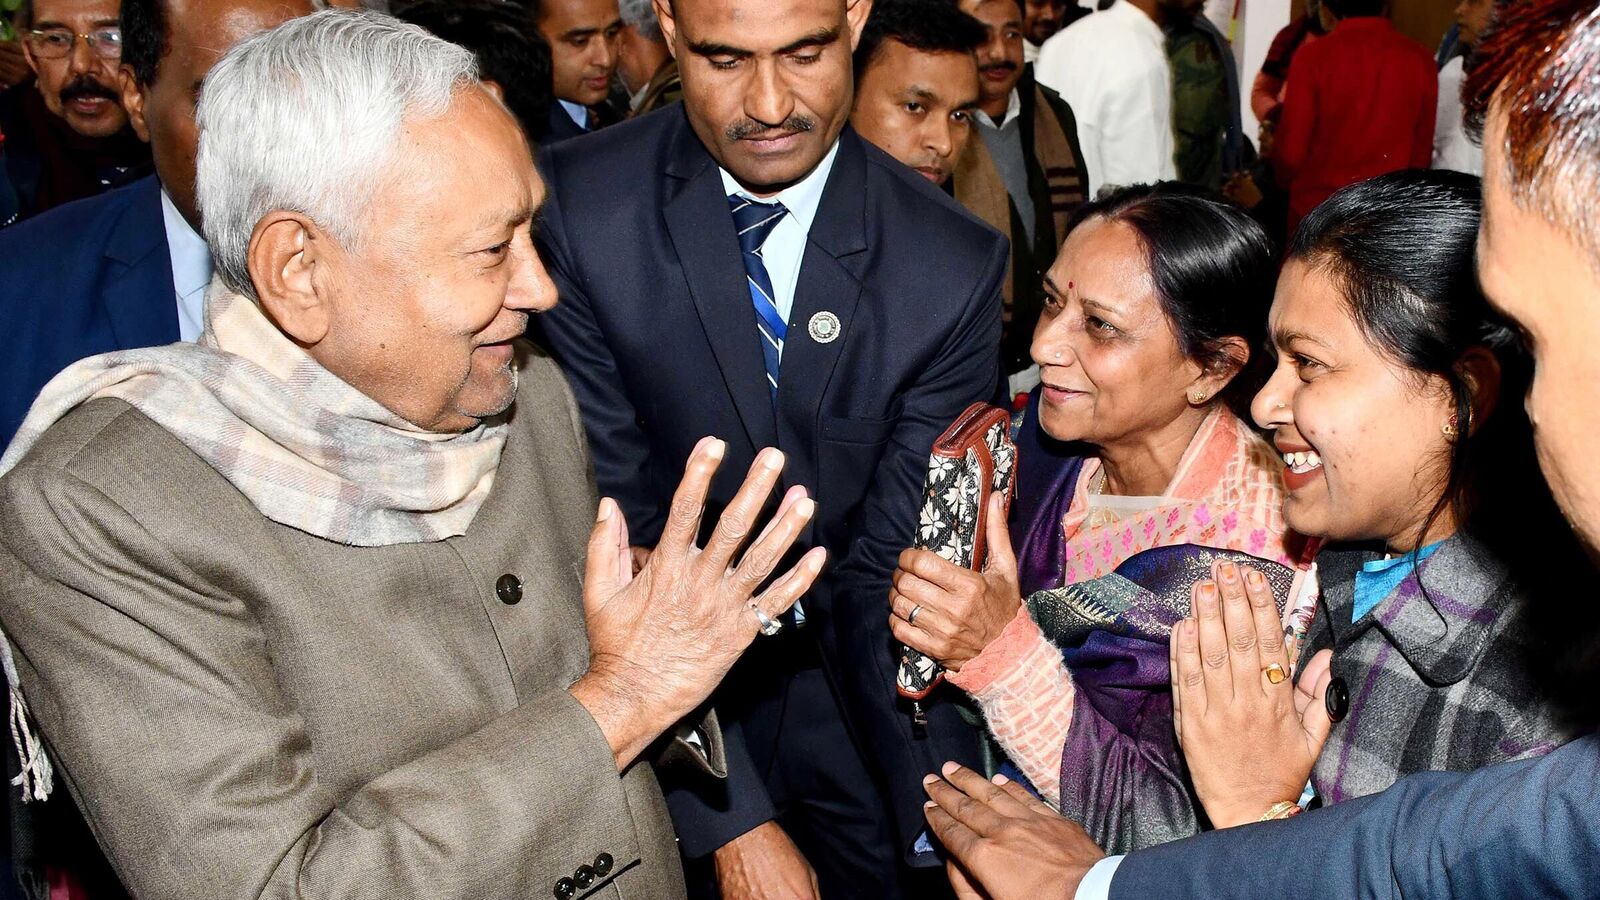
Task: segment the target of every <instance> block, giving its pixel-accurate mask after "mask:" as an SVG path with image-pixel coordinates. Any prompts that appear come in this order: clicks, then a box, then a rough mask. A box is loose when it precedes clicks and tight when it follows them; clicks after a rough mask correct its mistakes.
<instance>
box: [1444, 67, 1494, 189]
mask: <svg viewBox="0 0 1600 900" xmlns="http://www.w3.org/2000/svg"><path fill="white" fill-rule="evenodd" d="M1465 77H1466V72H1465V71H1464V68H1463V63H1462V57H1459V56H1458V57H1456V58H1455V59H1452V60H1450V61H1449V62H1447V63H1445V65H1444V68H1442V69H1440V70H1439V112H1438V118H1437V119H1435V120H1434V126H1433V167H1434V168H1435V169H1454V170H1455V171H1457V172H1466V173H1467V174H1469V175H1480V176H1481V175H1482V174H1483V148H1482V147H1479V146H1478V145H1477V144H1474V143H1473V142H1472V139H1471V138H1468V137H1467V130H1466V127H1465V126H1464V125H1463V124H1462V121H1461V82H1462V80H1463V79H1464V78H1465Z"/></svg>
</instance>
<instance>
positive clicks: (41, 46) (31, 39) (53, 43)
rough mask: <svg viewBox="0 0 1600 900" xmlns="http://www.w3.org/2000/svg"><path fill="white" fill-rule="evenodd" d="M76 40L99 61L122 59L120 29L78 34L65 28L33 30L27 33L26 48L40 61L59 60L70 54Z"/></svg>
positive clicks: (102, 29)
mask: <svg viewBox="0 0 1600 900" xmlns="http://www.w3.org/2000/svg"><path fill="white" fill-rule="evenodd" d="M78 38H83V40H84V43H86V44H88V45H89V49H90V50H91V51H93V52H94V55H95V56H98V57H100V58H101V59H121V58H122V29H121V28H97V29H95V30H94V31H91V32H89V33H88V34H78V33H77V32H74V31H72V30H70V29H67V28H35V29H33V30H32V31H30V32H28V47H29V48H30V49H31V50H33V53H34V55H35V56H38V57H39V58H41V59H61V58H62V57H64V56H66V55H68V54H70V53H71V52H72V48H73V46H74V45H76V44H77V43H78Z"/></svg>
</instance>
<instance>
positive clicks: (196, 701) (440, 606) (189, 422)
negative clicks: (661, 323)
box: [0, 11, 826, 898]
mask: <svg viewBox="0 0 1600 900" xmlns="http://www.w3.org/2000/svg"><path fill="white" fill-rule="evenodd" d="M197 120H198V126H199V134H200V139H199V147H198V159H197V177H196V194H197V198H198V206H199V209H200V210H201V211H202V212H203V218H204V231H205V236H206V239H207V242H208V243H209V245H210V247H211V248H212V252H213V255H214V258H215V261H216V266H217V277H216V279H215V280H214V281H213V282H212V284H211V286H210V288H209V289H208V292H207V296H206V304H205V309H206V325H205V330H204V332H203V333H202V334H201V336H200V338H199V340H198V341H197V342H195V343H189V344H174V345H170V346H165V347H155V348H145V349H133V350H124V351H119V352H114V353H110V354H104V355H100V356H94V357H90V358H88V359H85V360H82V361H80V362H78V363H75V364H74V365H72V366H69V367H68V368H67V369H66V370H65V371H64V372H62V373H61V374H60V375H59V376H57V377H56V378H55V379H53V380H52V381H51V382H50V383H49V384H48V385H47V386H46V387H45V388H44V390H43V391H42V392H41V394H40V396H39V398H38V399H37V401H36V402H35V403H34V405H33V407H32V409H31V411H30V412H29V415H28V417H27V418H26V419H25V420H24V422H23V423H22V425H21V427H20V429H19V430H18V432H17V435H16V438H15V439H14V440H13V441H12V443H11V445H10V446H9V447H8V448H7V450H6V453H5V455H4V456H3V457H0V472H3V473H4V474H3V477H0V622H3V623H4V628H5V637H6V642H5V647H6V651H7V653H6V655H7V662H8V665H7V667H6V668H7V670H8V673H10V674H12V676H13V677H12V678H11V679H10V680H11V682H12V700H13V702H14V703H15V704H17V707H18V710H17V711H18V713H19V714H20V715H21V717H22V718H21V721H24V722H27V723H28V727H29V730H30V731H33V730H34V729H36V732H34V735H35V737H36V740H33V741H27V740H24V741H23V742H22V747H21V749H22V750H23V751H24V756H23V759H24V763H25V766H24V769H25V771H24V773H23V776H22V778H21V783H22V786H23V788H24V789H25V790H26V791H27V792H28V793H29V795H30V798H31V799H38V798H42V797H44V796H46V795H48V794H49V793H50V792H51V790H52V789H55V790H60V789H62V788H64V789H65V790H67V791H68V792H70V793H71V795H72V797H73V799H74V800H76V801H77V805H78V807H79V808H80V810H81V811H82V812H83V814H84V817H85V819H86V820H87V822H88V824H89V826H90V828H91V829H92V831H93V833H94V835H95V837H96V839H97V840H98V842H99V843H100V845H101V847H102V848H103V849H104V850H105V852H106V854H107V856H108V858H109V860H110V862H111V864H112V866H113V867H114V868H115V870H116V873H117V875H118V876H119V877H120V878H121V880H122V881H123V882H124V884H125V885H126V887H127V888H128V889H129V891H130V892H131V893H133V894H134V895H136V896H160V897H240V896H259V897H311V896H355V895H360V896H391V897H436V898H447V897H484V896H529V897H538V896H555V897H558V898H567V897H576V896H587V895H590V894H595V893H602V894H604V895H606V896H616V895H619V894H623V893H625V894H628V895H631V896H648V897H672V896H678V895H681V894H682V893H683V890H684V887H683V881H682V874H681V870H680V867H679V861H678V854H677V851H676V848H675V844H674V841H673V834H672V830H671V825H670V822H669V820H668V818H667V814H666V808H665V804H664V802H663V799H662V795H661V792H660V789H659V788H658V787H657V784H656V781H655V776H654V774H653V772H652V767H651V766H649V765H644V764H641V763H642V762H643V761H645V760H650V759H659V758H670V759H676V760H679V763H678V764H679V765H682V766H684V767H686V768H687V769H690V770H693V771H694V772H696V773H697V774H698V775H699V777H704V778H708V779H714V778H715V777H716V775H717V774H718V772H719V771H720V769H721V767H722V765H723V752H722V743H721V735H720V731H719V729H718V726H717V724H716V721H715V717H712V716H703V715H701V714H698V713H696V712H695V710H696V708H697V707H699V706H700V704H701V702H702V701H703V700H704V699H705V698H706V697H707V696H708V695H709V694H710V692H711V690H712V688H713V687H714V686H715V685H716V684H717V683H718V682H719V681H720V680H721V678H722V676H723V674H724V673H725V672H726V671H727V669H728V668H729V667H730V666H731V665H732V664H733V662H734V661H735V660H736V659H737V658H738V656H739V655H740V653H741V652H742V651H743V650H744V648H745V647H746V646H748V645H749V644H750V643H751V642H752V641H753V640H755V639H756V637H757V636H758V634H759V633H761V631H762V630H763V629H766V630H772V629H774V628H775V627H781V626H780V625H779V622H780V621H781V620H780V617H781V616H782V614H783V613H784V612H785V611H786V610H787V609H788V608H789V606H790V605H791V604H792V603H793V602H794V601H795V600H796V599H797V598H798V597H799V596H800V595H801V594H802V593H804V592H805V590H806V589H807V588H808V587H809V586H810V585H811V583H812V582H813V580H814V579H815V578H816V577H817V575H818V573H819V571H820V570H821V568H822V566H823V563H824V557H825V555H826V554H825V552H824V551H823V550H821V549H817V550H813V551H810V552H808V553H806V554H804V555H802V556H800V558H799V559H798V560H794V561H793V564H792V566H791V567H789V568H787V569H784V570H782V571H776V570H777V569H778V568H779V567H778V561H779V560H780V559H784V557H785V553H786V551H787V549H788V548H789V547H790V546H791V545H793V544H794V543H795V541H796V539H797V538H798V537H799V536H800V534H801V532H802V530H803V529H804V527H805V525H806V523H807V521H808V520H809V519H810V517H811V516H812V514H813V512H814V509H815V504H814V503H813V502H812V500H811V499H810V498H809V497H808V496H806V492H805V490H804V489H803V488H793V489H791V490H789V491H788V492H787V493H786V494H785V495H784V496H783V498H782V500H781V502H780V503H779V505H778V511H777V513H776V515H774V516H773V517H772V519H771V524H770V525H769V526H768V527H767V528H766V529H765V530H764V531H762V532H761V533H760V534H755V533H754V532H755V527H754V526H755V523H756V519H757V516H758V515H759V514H760V512H761V510H762V508H763V506H764V504H766V502H767V499H768V496H769V494H770V493H771V492H772V488H773V487H774V485H776V484H777V483H778V480H779V478H780V475H781V472H782V468H783V464H784V458H783V455H782V454H781V453H778V452H777V451H772V450H769V451H767V452H764V453H762V454H761V455H760V456H759V457H758V458H757V459H756V460H755V463H754V465H752V466H751V467H750V470H749V472H748V473H747V474H744V475H743V477H744V483H743V486H742V487H741V488H740V489H739V491H738V492H737V494H736V496H735V497H734V499H733V501H732V502H731V503H729V504H727V505H726V507H724V508H723V509H722V510H721V515H720V517H719V518H718V519H717V521H716V523H715V526H714V527H710V528H709V530H710V536H709V537H708V538H706V539H705V540H704V541H703V542H700V541H698V540H697V536H698V535H699V532H700V525H701V521H700V520H701V518H702V515H703V512H704V507H705V498H706V495H707V492H708V490H709V486H710V484H711V481H712V478H713V477H714V476H715V475H716V473H717V470H718V468H719V465H720V463H721V460H722V458H723V457H724V456H725V455H726V445H725V444H724V443H723V442H721V441H719V440H716V439H714V438H711V437H708V438H707V439H705V440H703V441H701V442H700V444H699V445H698V446H697V447H696V448H695V450H694V452H693V453H692V454H691V455H690V457H689V460H688V463H687V465H686V467H685V468H684V470H683V473H682V482H681V484H680V485H679V487H678V489H677V491H676V493H675V495H674V497H673V501H672V505H671V510H670V513H669V514H668V517H667V524H666V526H665V529H664V530H663V532H662V535H661V539H660V542H659V543H658V545H657V547H656V549H655V552H654V553H653V554H652V555H651V557H650V560H649V562H648V563H647V564H646V565H645V566H644V567H643V569H642V570H641V571H639V572H637V573H635V572H634V569H633V566H632V563H631V558H630V552H629V546H630V544H629V538H628V530H627V523H626V521H625V520H624V516H623V514H622V513H621V511H620V509H619V507H618V506H617V504H616V503H615V502H613V501H611V500H609V499H598V498H597V497H596V495H595V490H594V487H593V481H592V478H591V476H590V472H589V466H588V462H587V451H586V447H585V438H584V433H583V429H582V426H581V424H580V422H579V419H578V412H577V407H576V405H575V403H574V401H573V399H572V395H571V394H570V392H569V391H568V390H567V388H566V385H565V382H564V381H563V379H562V378H561V376H560V374H559V372H558V371H557V370H556V368H555V366H554V364H553V363H552V362H551V361H550V360H549V359H548V358H547V357H545V356H544V355H543V354H542V353H541V352H540V351H539V350H537V349H535V348H534V347H532V346H531V345H529V344H527V343H525V342H523V341H522V340H521V339H520V335H521V334H522V332H523V330H524V328H525V327H526V322H527V317H528V315H529V314H530V313H532V312H535V311H538V310H542V309H546V308H548V307H549V306H550V305H551V304H552V303H553V302H554V301H555V291H554V287H553V285H552V284H551V282H550V280H549V278H548V277H547V276H546V275H545V273H544V269H543V267H542V265H541V263H540V262H539V259H538V256H537V254H536V253H535V251H534V248H533V244H532V240H531V237H530V228H531V223H532V219H533V216H534V214H535V212H536V211H537V210H538V208H539V206H540V204H541V203H542V201H543V195H544V188H543V186H542V184H541V183H540V181H539V178H538V176H537V175H536V174H535V172H534V168H533V164H532V159H531V156H530V154H529V150H528V146H527V144H526V142H525V140H524V139H523V137H522V135H521V133H520V131H519V130H518V127H517V125H516V123H515V121H514V120H513V119H512V117H511V116H510V114H509V113H507V112H506V110H505V109H504V108H503V107H502V106H501V105H500V104H499V103H498V102H497V101H496V100H494V99H493V97H492V96H491V95H490V94H489V93H488V92H486V91H485V90H484V89H483V88H482V87H481V86H480V85H479V84H478V82H477V80H476V76H475V71H474V66H473V63H472V60H471V57H470V56H469V55H468V54H467V53H466V52H465V51H463V50H461V49H460V48H458V47H455V46H453V45H451V44H447V43H445V42H443V41H440V40H438V39H436V38H433V37H431V36H428V35H427V34H426V33H424V32H421V31H420V30H417V29H414V28H411V27H409V26H404V25H400V24H399V23H397V22H395V21H394V20H391V19H388V18H386V17H382V16H377V15H374V14H367V13H351V12H341V11H329V12H322V13H318V14H315V15H312V16H309V17H305V18H300V19H296V20H293V21H291V22H289V23H287V24H284V25H282V26H281V27H278V28H276V29H274V30H272V31H268V32H265V33H263V34H259V35H256V36H254V37H251V38H248V39H246V40H244V41H243V42H242V43H240V44H239V45H238V46H236V47H235V48H234V49H233V50H231V51H229V52H228V53H227V54H226V55H225V56H224V57H223V58H222V60H221V61H220V62H219V63H218V64H217V65H216V67H215V68H214V69H213V70H212V71H211V74H210V75H209V76H208V77H207V80H206V83H205V89H204V91H203V93H202V99H201V101H200V104H199V109H198V116H197ZM463 145H469V146H471V147H473V148H474V152H473V153H471V154H461V153H459V148H460V147H461V146H463ZM735 477H736V478H737V477H739V476H738V474H737V473H736V474H735ZM707 518H708V519H709V517H707ZM708 527H709V522H708ZM680 721H686V722H687V725H686V726H684V727H680V728H677V729H676V730H675V725H676V724H677V723H679V722H680ZM668 732H673V734H672V735H669V737H668V738H666V739H665V740H663V739H662V738H661V736H662V735H663V734H666V733H668Z"/></svg>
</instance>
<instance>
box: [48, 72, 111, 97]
mask: <svg viewBox="0 0 1600 900" xmlns="http://www.w3.org/2000/svg"><path fill="white" fill-rule="evenodd" d="M80 97H103V98H105V99H107V100H111V101H113V102H116V101H120V100H121V99H122V95H121V94H118V93H117V92H116V91H113V90H112V89H111V88H109V87H106V86H105V85H103V84H101V83H100V82H98V81H95V80H94V79H93V78H90V77H89V76H88V75H79V76H78V77H77V78H74V79H72V80H71V81H69V82H67V86H66V87H64V88H62V89H61V102H62V103H71V102H72V101H74V100H77V99H78V98H80Z"/></svg>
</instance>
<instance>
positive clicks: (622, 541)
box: [571, 438, 825, 767]
mask: <svg viewBox="0 0 1600 900" xmlns="http://www.w3.org/2000/svg"><path fill="white" fill-rule="evenodd" d="M725 452H726V446H725V445H724V444H723V443H722V442H721V441H719V440H715V439H712V438H706V439H703V440H702V441H701V442H700V443H699V444H698V445H696V447H695V449H694V452H693V453H691V454H690V455H689V462H688V466H687V468H686V470H685V473H684V478H683V481H682V483H680V484H679V485H678V490H677V492H676V493H675V494H674V495H673V498H672V506H671V509H670V511H669V513H668V515H667V524H666V527H665V529H664V530H663V531H662V533H661V540H660V541H659V542H657V544H656V546H655V549H654V550H653V551H651V553H650V557H649V559H648V560H647V561H646V562H645V563H644V565H643V566H642V567H641V568H640V570H639V572H638V574H637V575H635V574H634V571H633V563H634V555H633V552H632V550H631V548H630V546H629V544H628V527H627V523H626V522H624V521H623V515H622V511H621V509H619V508H618V507H617V504H616V503H615V502H614V501H612V500H610V499H609V498H608V499H605V500H602V501H601V502H600V513H599V518H598V521H596V522H595V526H594V530H593V532H591V534H590V538H589V553H588V561H587V565H586V568H585V577H584V586H583V599H584V613H585V615H586V617H587V619H588V625H589V651H590V652H589V671H588V672H587V673H586V674H585V675H584V676H583V678H582V679H580V680H579V681H578V683H577V684H574V685H573V686H572V689H571V691H572V694H573V695H574V696H575V697H577V698H578V700H579V702H580V703H583V705H584V706H585V707H586V708H587V709H588V710H589V712H590V713H591V714H592V715H594V717H595V720H596V722H598V723H599V725H600V728H601V731H602V732H603V733H605V735H606V737H607V740H608V741H609V742H610V743H611V746H612V749H613V751H615V753H616V756H617V764H618V766H619V767H626V766H627V765H628V764H629V763H631V762H632V760H633V759H634V758H635V757H637V756H638V754H639V753H640V752H641V751H642V750H643V749H644V747H645V746H646V745H648V744H649V743H650V742H651V741H652V740H654V739H655V738H656V737H657V736H658V735H660V734H661V733H662V732H664V731H666V730H667V729H668V728H670V727H671V726H672V725H673V723H675V722H676V721H678V719H680V718H682V717H683V716H684V715H686V714H687V713H688V712H689V711H690V710H692V709H694V708H695V707H696V706H699V705H700V703H701V701H703V700H705V699H706V697H708V696H710V694H711V692H712V690H714V689H715V688H716V686H717V684H718V683H720V682H721V681H722V677H723V675H725V674H727V671H728V669H729V668H731V667H732V666H733V663H734V662H735V661H736V660H737V659H738V658H739V656H740V655H741V654H742V653H743V652H744V650H745V648H746V647H748V646H749V645H750V642H751V641H753V640H754V639H755V637H756V635H757V634H758V633H759V631H760V628H761V622H762V616H765V617H767V618H768V619H773V620H775V619H777V617H778V616H779V615H781V614H782V613H783V612H784V611H786V610H787V609H788V608H789V607H790V606H792V605H794V602H795V601H796V600H798V599H799V598H800V596H801V595H802V594H804V593H805V592H806V591H807V590H808V589H810V587H811V585H812V583H813V582H814V581H815V580H816V578H817V575H818V573H820V572H821V571H822V565H823V562H824V558H825V551H824V550H822V548H820V547H818V548H814V549H812V550H811V551H809V552H807V553H806V554H805V555H804V556H802V557H801V558H800V561H799V562H797V563H796V564H795V566H794V567H793V568H792V569H790V570H789V571H788V572H786V573H784V574H783V575H782V576H781V577H779V578H777V579H776V580H774V581H772V583H771V584H770V585H769V586H768V587H767V588H766V590H764V591H762V592H761V593H760V594H759V595H757V594H756V590H757V588H759V587H760V586H761V585H762V584H763V583H765V582H766V581H767V578H768V576H770V575H771V574H772V572H773V569H774V568H776V567H777V564H778V562H779V560H781V559H783V557H784V554H785V553H787V552H788V550H789V548H790V547H791V546H793V544H794V542H795V541H796V539H798V538H799V536H800V533H801V531H802V530H803V529H804V528H805V525H806V523H807V522H808V521H809V520H810V519H811V516H812V514H813V513H814V511H815V509H816V504H815V503H814V502H813V501H812V500H811V499H810V498H809V497H807V496H806V492H805V489H804V488H801V487H795V488H792V489H790V491H789V492H788V494H786V495H785V496H784V498H783V502H782V504H781V505H780V506H779V508H778V512H777V514H776V515H775V516H774V517H773V520H772V522H771V523H770V524H769V525H768V527H767V528H766V530H765V531H763V532H762V533H761V534H760V535H759V536H756V537H755V540H754V541H753V542H751V541H750V538H751V537H752V534H753V532H754V528H755V523H756V521H757V518H758V517H759V516H760V514H761V509H762V506H763V505H764V504H765V503H766V501H767V498H768V496H770V495H771V493H772V489H773V487H774V486H776V485H777V483H778V477H779V475H781V474H782V472H783V463H784V459H783V454H782V453H780V452H778V451H777V450H774V449H771V448H768V449H766V450H763V451H762V452H761V453H760V454H759V455H757V457H756V460H755V464H754V465H752V466H751V468H750V472H749V475H748V476H747V477H746V478H745V482H744V485H743V486H742V487H740V489H739V492H738V493H737V494H735V495H734V498H733V500H732V502H730V503H729V504H728V505H727V507H726V508H725V509H724V510H723V513H722V517H721V519H719V520H718V522H717V525H716V528H715V529H714V530H713V532H712V534H711V537H710V539H709V540H708V541H707V542H706V545H705V547H704V548H701V547H699V546H697V545H696V542H695V539H696V535H698V534H699V532H700V519H701V515H702V514H703V512H704V510H705V505H706V497H707V495H708V494H709V492H710V489H711V479H712V476H713V475H715V474H716V471H717V468H718V466H719V465H720V464H721V461H722V457H723V454H724V453H725ZM746 543H750V547H749V549H748V550H744V552H743V553H742V554H741V553H740V551H741V550H742V549H743V548H744V547H745V545H746ZM758 609H759V610H760V615H758V614H757V610H758Z"/></svg>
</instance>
